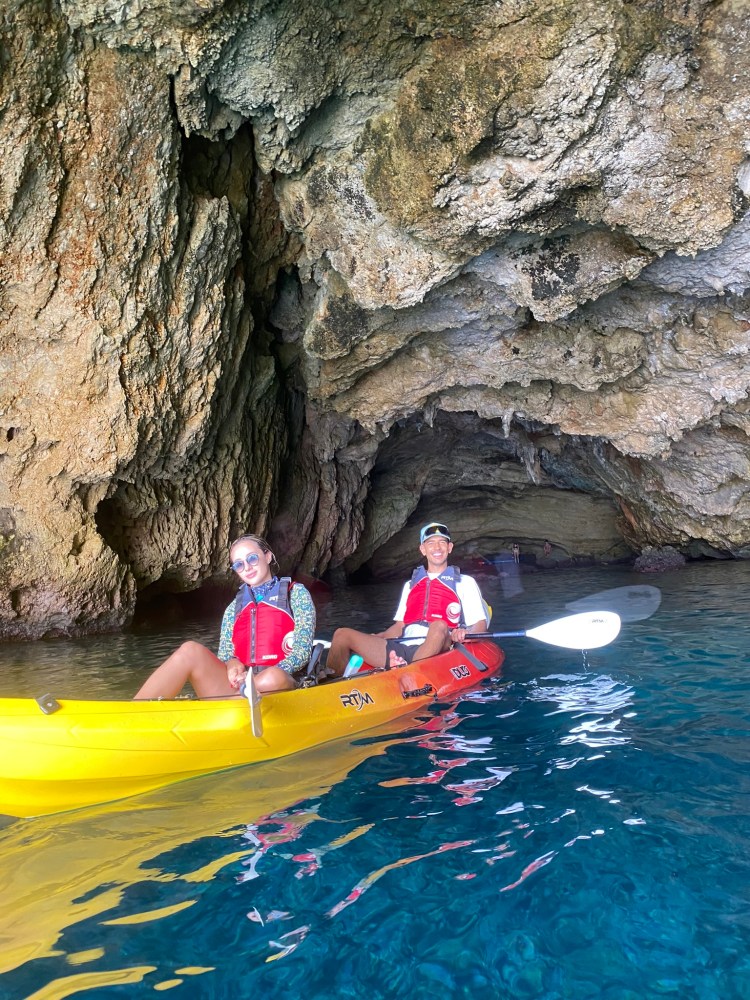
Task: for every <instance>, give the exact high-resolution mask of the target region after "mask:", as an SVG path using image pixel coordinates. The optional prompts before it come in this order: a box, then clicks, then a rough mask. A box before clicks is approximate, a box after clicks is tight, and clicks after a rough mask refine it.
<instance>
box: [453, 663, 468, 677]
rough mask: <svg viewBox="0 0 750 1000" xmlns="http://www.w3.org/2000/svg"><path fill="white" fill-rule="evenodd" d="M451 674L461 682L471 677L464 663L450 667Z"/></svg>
mask: <svg viewBox="0 0 750 1000" xmlns="http://www.w3.org/2000/svg"><path fill="white" fill-rule="evenodd" d="M451 673H452V674H453V676H454V677H455V678H456V680H457V681H460V680H463V678H464V677H470V676H471V670H470V669H469V668H468V667H467V666H466V664H465V663H459V664H458V666H457V667H451Z"/></svg>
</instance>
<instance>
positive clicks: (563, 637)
mask: <svg viewBox="0 0 750 1000" xmlns="http://www.w3.org/2000/svg"><path fill="white" fill-rule="evenodd" d="M619 631H620V616H619V615H616V614H615V613H614V612H613V611H589V612H587V613H583V614H580V615H568V617H567V618H558V619H557V621H554V622H547V624H546V625H539V626H538V627H537V628H530V629H528V631H527V632H526V635H527V636H530V637H531V638H532V639H539V641H540V642H548V643H549V644H550V645H551V646H562V647H563V648H564V649H598V648H599V647H600V646H606V645H607V643H609V642H612V640H613V639H614V638H616V636H617V634H618V633H619Z"/></svg>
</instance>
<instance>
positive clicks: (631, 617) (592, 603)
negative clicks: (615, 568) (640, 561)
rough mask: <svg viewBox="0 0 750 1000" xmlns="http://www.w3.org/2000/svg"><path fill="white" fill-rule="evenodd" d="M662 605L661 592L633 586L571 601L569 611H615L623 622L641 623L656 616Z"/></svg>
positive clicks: (656, 589)
mask: <svg viewBox="0 0 750 1000" xmlns="http://www.w3.org/2000/svg"><path fill="white" fill-rule="evenodd" d="M660 604H661V591H660V590H659V588H658V587H652V586H651V585H650V584H646V583H642V584H633V585H631V586H630V587H614V588H613V589H612V590H600V591H599V593H598V594H590V595H589V596H588V597H582V598H581V599H580V600H578V601H570V602H569V603H568V604H566V605H565V607H566V608H567V609H568V611H605V610H606V611H614V612H615V614H617V615H619V616H620V621H623V622H641V621H643V620H644V619H645V618H650V617H651V615H654V614H656V612H657V611H658V610H659V605H660Z"/></svg>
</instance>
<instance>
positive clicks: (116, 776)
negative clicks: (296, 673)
mask: <svg viewBox="0 0 750 1000" xmlns="http://www.w3.org/2000/svg"><path fill="white" fill-rule="evenodd" d="M467 649H468V652H466V651H464V650H461V649H452V650H450V651H449V652H447V653H443V654H441V655H439V656H435V657H431V658H429V659H426V660H420V661H417V662H416V663H412V664H409V665H407V666H405V667H400V668H396V669H393V670H387V671H368V672H365V673H362V672H360V673H359V674H358V675H357V676H355V677H351V678H348V679H345V680H338V681H332V682H328V683H327V684H322V685H319V686H317V687H313V688H303V689H298V690H296V691H288V692H279V693H277V694H270V695H266V696H265V697H263V699H262V701H261V704H260V710H261V717H262V724H263V733H262V735H260V736H258V737H254V736H253V735H252V731H251V726H250V707H249V705H248V703H247V701H246V700H245V699H244V698H239V697H235V698H215V699H201V700H198V699H187V698H178V699H174V700H163V701H73V700H62V699H61V700H60V701H59V702H58V704H59V708H57V709H56V710H54V711H52V712H51V713H50V714H45V713H44V711H43V710H42V709H41V708H40V706H39V704H38V703H37V701H36V700H35V699H32V698H0V813H4V814H7V815H9V816H18V817H29V816H42V815H48V814H51V813H56V812H63V811H67V810H69V809H78V808H81V807H83V806H88V805H94V804H97V803H102V802H110V801H113V800H115V799H120V798H125V797H127V796H131V795H137V794H140V793H142V792H146V791H151V790H153V789H155V788H160V787H162V786H164V785H168V784H171V783H173V782H175V781H182V780H184V779H186V778H192V777H195V776H196V775H200V774H207V773H210V772H212V771H221V770H224V769H226V768H231V767H238V766H241V765H246V764H255V763H260V762H262V761H267V760H273V759H275V758H278V757H284V756H287V755H289V754H293V753H297V752H299V751H301V750H305V749H308V748H310V747H313V746H316V745H318V744H321V743H326V742H328V741H330V740H334V739H339V738H341V737H346V736H352V735H355V734H356V733H358V732H363V731H365V730H368V729H372V728H374V727H376V726H380V725H382V724H383V723H386V722H389V721H390V720H391V719H395V718H398V717H399V716H401V715H406V714H409V713H411V712H414V711H416V710H418V709H419V708H420V707H421V706H424V705H426V704H429V703H430V702H431V701H433V700H435V699H439V698H445V697H450V696H451V695H453V694H457V693H458V692H460V691H462V690H464V689H467V688H471V687H474V686H476V685H477V684H478V683H479V682H480V681H481V680H483V679H484V678H487V677H491V676H493V675H494V674H496V673H497V672H498V671H499V670H500V667H501V666H502V662H503V658H504V656H503V653H502V651H501V650H500V649H498V648H497V646H495V645H494V644H493V643H490V642H487V641H480V642H474V643H471V644H468V646H467Z"/></svg>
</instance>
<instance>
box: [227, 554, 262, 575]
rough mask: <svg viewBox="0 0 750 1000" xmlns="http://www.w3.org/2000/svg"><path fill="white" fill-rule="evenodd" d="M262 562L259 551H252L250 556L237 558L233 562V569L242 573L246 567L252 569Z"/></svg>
mask: <svg viewBox="0 0 750 1000" xmlns="http://www.w3.org/2000/svg"><path fill="white" fill-rule="evenodd" d="M259 562H260V556H259V555H258V553H257V552H251V553H250V555H249V556H245V558H244V559H235V560H234V562H233V563H232V569H233V570H234V571H235V573H242V572H243V571H244V570H245V569H252V568H253V566H257V565H258V563H259Z"/></svg>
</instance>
